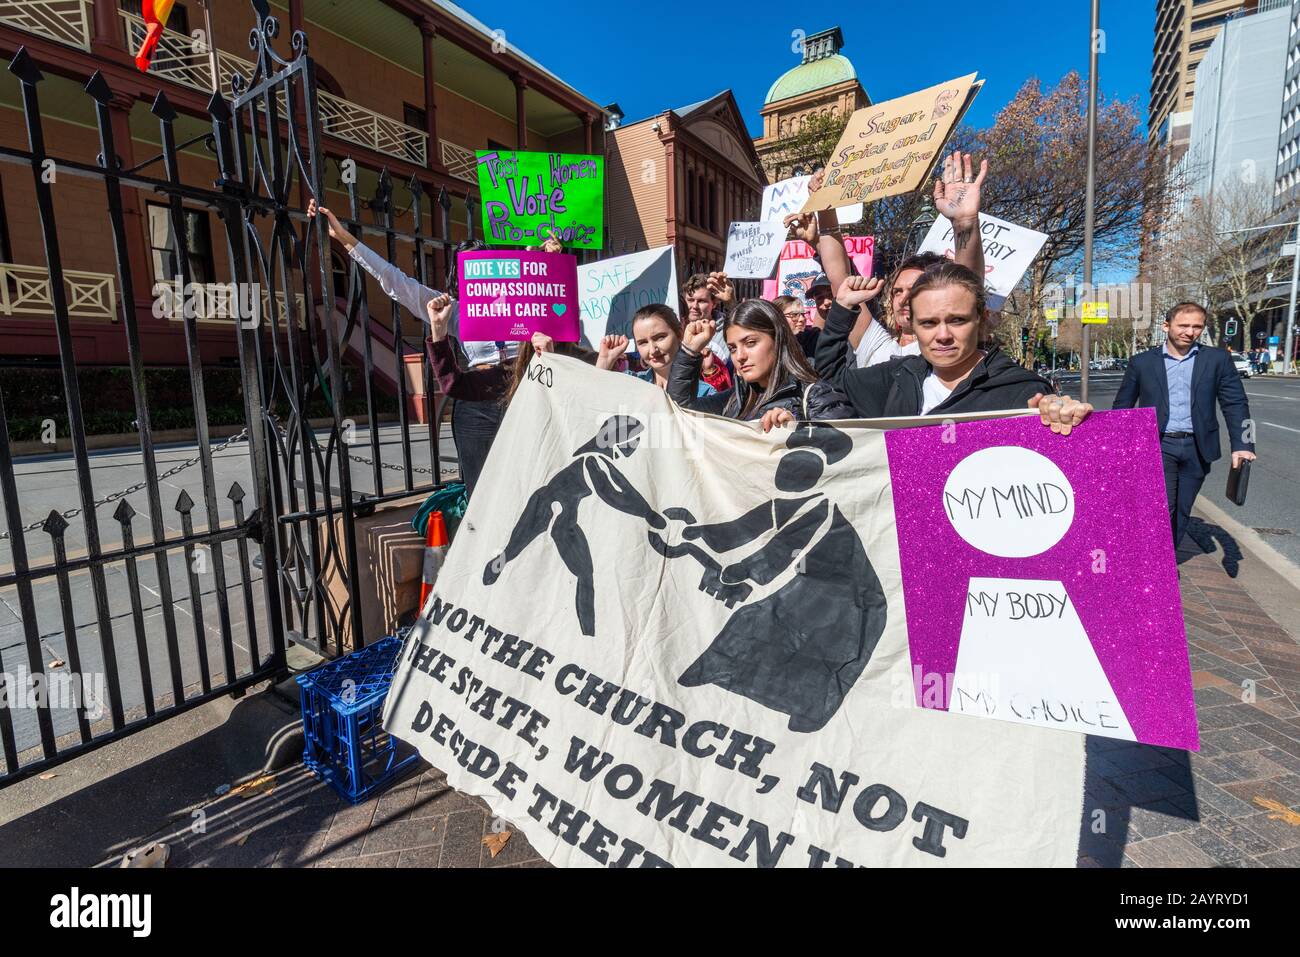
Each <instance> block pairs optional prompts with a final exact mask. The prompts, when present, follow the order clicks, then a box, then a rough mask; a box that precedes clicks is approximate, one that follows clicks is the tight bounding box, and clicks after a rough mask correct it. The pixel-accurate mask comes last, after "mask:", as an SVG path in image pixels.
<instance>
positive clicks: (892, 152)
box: [803, 73, 983, 212]
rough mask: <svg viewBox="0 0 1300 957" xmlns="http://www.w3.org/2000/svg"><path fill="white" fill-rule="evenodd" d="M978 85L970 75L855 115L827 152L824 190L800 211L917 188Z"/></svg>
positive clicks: (867, 201)
mask: <svg viewBox="0 0 1300 957" xmlns="http://www.w3.org/2000/svg"><path fill="white" fill-rule="evenodd" d="M982 83H983V81H982V80H980V81H977V80H976V79H975V74H974V73H972V74H970V75H969V76H963V77H958V78H957V79H955V80H949V81H948V82H947V83H940V84H939V85H938V86H932V87H930V88H929V89H927V90H921V91H920V92H918V93H911V94H909V95H907V96H902V97H899V98H898V99H896V100H889V101H887V102H885V103H877V104H875V105H874V106H868V107H864V108H863V109H861V110H858V111H856V112H855V113H854V114H853V115H852V116H851V117H849V124H848V126H847V127H845V129H844V135H843V136H841V137H840V141H839V144H838V145H837V146H836V147H835V151H834V152H833V153H831V158H830V162H829V163H827V165H826V177H825V179H824V180H823V182H822V188H821V189H819V190H817V192H815V193H813V194H812V195H810V196H809V197H808V202H807V203H805V204H804V207H803V208H804V211H807V212H811V211H813V210H818V209H830V208H832V207H839V206H847V205H849V204H850V203H870V202H874V201H875V200H877V199H883V198H884V197H886V196H897V195H899V194H900V193H910V192H912V191H913V190H915V189H916V188H917V187H918V186H920V185H921V184H922V183H924V182H925V181H926V180H927V179H928V178H929V176H930V172H931V170H933V169H934V166H935V164H936V163H937V162H938V161H939V156H940V153H941V152H942V150H943V145H944V143H945V142H947V139H948V136H949V134H950V133H952V131H953V128H954V127H956V125H957V123H958V122H960V120H961V118H962V116H963V114H965V112H966V109H967V107H969V106H970V103H971V100H973V99H974V98H975V94H976V93H977V92H978V91H979V88H980V86H981V84H982Z"/></svg>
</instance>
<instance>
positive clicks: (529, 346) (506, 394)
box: [425, 293, 618, 411]
mask: <svg viewBox="0 0 1300 957" xmlns="http://www.w3.org/2000/svg"><path fill="white" fill-rule="evenodd" d="M453 305H454V304H453V301H452V299H451V297H450V296H448V295H447V294H446V293H440V294H439V295H437V296H435V297H434V298H433V299H431V300H429V305H428V307H427V311H426V315H427V317H428V319H429V337H428V338H427V339H426V340H425V349H426V350H427V352H428V355H429V365H430V367H431V368H432V370H433V375H434V378H435V379H437V382H438V390H439V391H440V392H442V393H443V394H445V395H449V396H451V397H452V398H453V399H456V400H457V401H466V402H491V403H494V404H496V405H497V406H499V407H500V408H501V409H502V410H503V411H504V409H505V407H506V406H508V405H509V404H510V400H511V399H512V398H513V397H514V394H515V390H516V389H517V388H518V386H519V382H520V380H521V379H523V378H524V377H525V375H526V373H527V370H528V364H529V363H530V362H531V361H532V359H533V356H534V355H535V354H537V353H538V352H554V353H558V354H560V355H568V356H572V357H574V358H577V359H582V360H583V361H584V362H593V363H594V364H595V365H596V366H597V367H598V368H601V369H606V370H610V369H613V367H614V363H615V362H616V361H617V359H618V356H617V355H612V356H606V355H597V354H596V353H593V352H592V351H591V350H590V349H584V348H583V347H582V346H579V345H577V344H576V343H571V342H556V341H555V340H554V339H552V338H551V337H550V336H548V335H546V334H545V333H543V332H535V333H533V338H532V341H531V342H526V343H523V344H522V345H520V347H519V352H518V355H517V356H516V357H515V360H514V361H513V362H511V363H506V364H502V365H494V366H484V367H480V368H475V369H462V368H461V367H460V364H459V363H458V362H457V361H456V354H455V351H454V350H453V348H452V345H451V340H450V339H449V338H448V331H449V327H450V325H451V317H452V312H453Z"/></svg>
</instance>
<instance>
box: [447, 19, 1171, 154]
mask: <svg viewBox="0 0 1300 957" xmlns="http://www.w3.org/2000/svg"><path fill="white" fill-rule="evenodd" d="M462 5H463V6H464V7H466V9H468V10H469V11H470V12H471V13H473V14H474V15H475V16H476V17H478V18H479V19H480V20H482V21H483V22H484V23H486V24H487V25H488V26H489V27H490V28H492V29H502V30H504V31H506V36H507V38H508V39H509V41H510V42H511V43H513V44H515V45H517V46H519V47H520V48H521V49H523V50H525V51H526V52H527V53H528V54H529V55H530V56H532V57H534V58H536V59H537V60H539V61H540V62H542V63H543V64H545V65H546V67H547V68H548V69H550V70H551V71H553V72H555V73H556V74H558V75H559V76H560V77H562V78H563V79H564V80H565V81H567V82H568V83H570V84H571V85H573V86H574V87H575V88H577V89H578V90H579V91H581V92H582V93H584V94H586V95H587V96H589V97H591V98H592V99H593V100H595V101H596V102H597V103H600V104H601V105H605V104H607V103H610V102H617V103H618V104H619V105H620V106H622V108H623V111H624V113H625V114H626V116H627V119H628V120H637V119H642V118H643V117H646V116H649V115H651V114H654V113H658V112H660V111H662V110H664V109H667V108H670V107H678V106H685V105H687V104H690V103H694V102H695V101H697V100H701V99H704V98H705V97H707V96H710V95H712V94H714V93H716V92H718V91H719V90H722V89H725V88H727V87H730V88H731V89H732V90H733V91H734V92H735V94H736V99H737V101H738V102H739V104H740V109H741V112H742V113H743V114H744V116H745V120H746V122H747V123H748V124H749V128H750V132H751V134H753V135H758V133H759V132H761V126H760V124H759V115H758V111H759V109H760V108H761V107H762V105H763V98H764V96H766V95H767V90H768V88H769V87H770V86H771V84H772V82H773V81H774V80H775V79H776V78H777V77H778V76H780V75H781V74H782V73H783V72H785V71H786V70H788V69H790V68H791V67H793V66H796V65H797V64H798V62H799V58H798V56H797V54H795V53H794V52H792V50H791V44H792V42H793V41H792V38H791V34H792V33H793V32H794V31H795V30H803V31H804V32H805V33H810V34H811V33H816V32H818V31H820V30H825V29H828V28H829V27H832V26H836V25H838V26H840V27H841V28H842V30H843V31H844V40H845V43H844V51H843V52H844V55H845V56H847V57H848V58H849V59H850V60H852V61H853V65H854V66H855V67H856V68H857V71H858V78H859V79H860V80H861V81H862V83H863V85H864V86H865V87H866V89H867V93H868V94H869V95H870V96H871V98H872V99H873V100H874V101H876V102H880V101H882V100H887V99H890V98H892V97H895V96H901V95H903V94H905V93H908V92H910V91H912V90H914V89H920V88H923V87H926V86H931V85H933V84H935V83H940V82H942V81H944V80H947V79H951V78H952V77H954V76H961V75H963V74H965V73H970V72H972V71H978V72H979V74H980V76H982V77H983V78H985V80H986V81H987V82H986V84H985V87H984V90H983V91H982V92H981V93H980V95H979V96H978V97H977V98H976V100H975V103H974V105H973V106H972V108H971V112H970V113H969V114H968V116H967V121H968V122H970V123H971V124H972V125H975V126H987V125H989V124H991V123H992V122H993V117H994V116H995V114H996V113H997V111H998V110H999V109H1000V108H1001V107H1002V106H1003V105H1005V104H1006V102H1007V101H1008V100H1009V99H1010V98H1011V97H1012V96H1013V95H1014V94H1015V92H1016V90H1017V89H1018V88H1019V87H1020V85H1021V84H1023V83H1024V81H1025V80H1026V79H1027V78H1028V77H1030V76H1037V77H1039V79H1041V80H1042V81H1043V83H1044V84H1045V85H1050V84H1052V83H1054V82H1055V81H1056V80H1057V79H1059V78H1060V77H1061V76H1063V75H1064V74H1065V73H1067V72H1068V71H1069V70H1071V69H1077V70H1079V71H1080V73H1086V72H1087V67H1088V24H1089V10H1090V6H1089V3H1088V0H1050V2H1049V3H1046V4H1043V3H1034V2H1029V0H985V2H983V3H980V4H958V3H950V4H930V5H926V6H921V5H919V4H914V3H910V2H907V3H896V4H884V3H872V4H867V3H854V4H839V5H822V4H808V5H807V8H808V10H809V11H810V12H808V13H801V12H798V9H797V8H798V7H799V6H800V5H798V4H790V3H777V2H771V0H747V2H744V3H737V2H724V3H714V4H711V5H705V4H702V3H700V2H699V0H693V2H682V0H657V2H654V3H647V4H642V3H627V2H622V3H617V2H615V3H591V4H580V5H578V6H576V7H572V8H569V9H568V10H566V12H565V13H564V15H563V16H562V17H560V16H553V15H552V16H545V15H540V14H541V12H542V10H544V9H546V8H540V7H539V6H538V5H537V3H536V2H535V0H530V2H527V3H525V2H523V0H497V2H495V3H493V4H490V5H489V4H486V3H479V2H475V0H468V2H464V0H462ZM1155 7H1156V0H1106V2H1103V3H1102V21H1101V26H1102V29H1103V30H1104V31H1105V34H1106V38H1105V39H1106V50H1105V53H1104V54H1103V55H1102V57H1101V66H1100V75H1101V85H1102V89H1103V91H1104V92H1105V93H1106V95H1107V96H1117V97H1119V98H1121V99H1125V100H1127V99H1130V98H1132V97H1135V96H1136V97H1137V103H1138V106H1139V108H1140V109H1141V111H1142V114H1143V116H1144V117H1145V113H1146V104H1147V91H1148V87H1149V85H1150V75H1151V73H1150V71H1151V47H1152V44H1153V42H1154V36H1153V29H1154V23H1155Z"/></svg>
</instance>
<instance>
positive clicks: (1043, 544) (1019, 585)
mask: <svg viewBox="0 0 1300 957" xmlns="http://www.w3.org/2000/svg"><path fill="white" fill-rule="evenodd" d="M885 444H886V448H887V450H888V454H889V471H890V477H891V481H892V485H893V492H894V514H895V517H896V521H897V527H898V547H899V557H900V560H901V569H902V576H903V596H904V601H905V604H906V609H907V633H908V641H909V645H910V648H911V657H912V674H913V684H914V691H915V693H916V698H917V703H918V705H920V706H921V707H924V708H934V709H939V710H946V711H949V712H955V713H960V714H964V715H972V716H975V717H981V718H995V719H1000V720H1006V721H1015V722H1018V723H1022V724H1032V725H1037V726H1040V727H1047V728H1054V729H1060V730H1069V731H1075V732H1082V733H1085V734H1094V735H1100V736H1104V737H1113V738H1123V739H1127V740H1132V741H1141V742H1144V743H1146V744H1154V745H1162V746H1165V747H1174V748H1184V749H1187V750H1197V749H1198V748H1199V746H1200V745H1199V739H1198V735H1197V727H1196V705H1195V701H1194V699H1193V697H1192V680H1191V670H1190V666H1189V664H1188V652H1187V636H1186V634H1185V630H1184V626H1183V616H1182V605H1181V601H1180V597H1179V591H1178V572H1177V566H1176V564H1175V560H1174V549H1173V542H1172V535H1171V534H1170V528H1169V512H1168V508H1167V505H1166V500H1165V489H1164V481H1163V478H1162V476H1161V462H1160V445H1159V439H1158V437H1157V434H1156V423H1155V412H1154V411H1153V410H1152V409H1134V410H1125V411H1117V412H1098V413H1094V414H1093V415H1092V416H1091V417H1090V418H1089V419H1088V420H1087V421H1086V422H1085V423H1084V424H1083V425H1082V426H1078V427H1076V428H1075V429H1074V431H1073V432H1072V433H1071V434H1070V435H1069V436H1060V435H1055V434H1053V433H1052V431H1051V430H1050V429H1048V428H1046V427H1044V426H1043V425H1042V424H1041V423H1040V422H1039V421H1038V417H1037V416H1026V417H1017V418H1009V419H996V420H989V421H982V422H949V423H946V424H942V425H935V426H932V427H923V428H908V429H894V430H891V431H889V432H887V433H886V435H885Z"/></svg>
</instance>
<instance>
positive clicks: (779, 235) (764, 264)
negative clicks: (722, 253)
mask: <svg viewBox="0 0 1300 957" xmlns="http://www.w3.org/2000/svg"><path fill="white" fill-rule="evenodd" d="M787 232H788V230H787V229H786V227H785V226H784V225H782V223H781V221H780V220H779V219H773V220H768V221H767V222H763V223H732V224H731V227H730V228H729V229H728V230H727V261H726V265H724V266H723V267H722V268H723V271H725V272H726V274H727V275H728V276H730V277H731V278H732V279H767V278H768V277H769V276H771V275H772V270H773V268H774V267H775V266H776V261H777V259H779V258H780V256H781V247H782V244H783V242H784V240H785V236H786V233H787Z"/></svg>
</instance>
